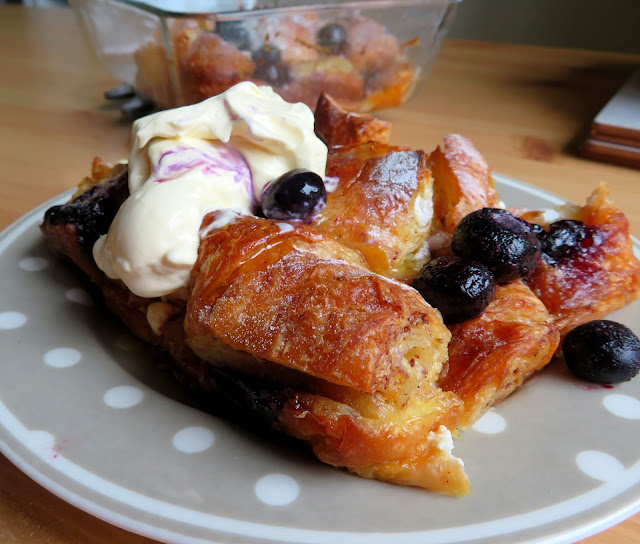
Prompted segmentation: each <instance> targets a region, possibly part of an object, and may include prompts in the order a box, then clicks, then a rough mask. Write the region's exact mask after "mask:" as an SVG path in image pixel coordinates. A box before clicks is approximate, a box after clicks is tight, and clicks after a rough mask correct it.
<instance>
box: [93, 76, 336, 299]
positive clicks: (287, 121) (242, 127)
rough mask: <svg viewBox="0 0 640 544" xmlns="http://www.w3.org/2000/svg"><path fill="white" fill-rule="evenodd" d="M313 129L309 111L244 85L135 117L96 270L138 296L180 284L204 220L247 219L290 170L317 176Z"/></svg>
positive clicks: (319, 150) (321, 162)
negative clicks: (124, 193)
mask: <svg viewBox="0 0 640 544" xmlns="http://www.w3.org/2000/svg"><path fill="white" fill-rule="evenodd" d="M313 128H314V117H313V113H312V112H311V110H310V109H309V108H308V107H307V106H306V105H304V104H290V103H288V102H285V101H284V100H283V99H282V98H281V97H280V96H279V95H278V94H276V93H275V92H274V91H273V90H272V89H271V88H270V87H258V86H256V85H255V84H253V83H250V82H244V83H239V84H238V85H236V86H234V87H232V88H230V89H229V90H227V91H226V92H224V93H222V94H221V95H218V96H215V97H213V98H209V99H207V100H205V101H203V102H200V103H199V104H195V105H193V106H185V107H183V108H177V109H174V110H167V111H161V112H158V113H155V114H152V115H149V116H147V117H144V118H142V119H138V120H137V121H135V122H134V124H133V146H132V150H131V155H130V158H129V192H130V196H129V198H128V199H127V200H126V201H125V202H124V203H123V205H122V206H121V208H120V210H119V211H118V213H117V214H116V217H115V219H114V221H113V223H112V225H111V228H110V229H109V232H108V233H107V234H106V235H104V236H102V237H101V238H99V239H98V241H97V242H96V243H95V245H94V247H93V256H94V259H95V261H96V263H97V265H98V267H99V268H100V269H101V270H102V271H103V272H104V273H105V274H106V275H107V276H109V277H110V278H112V279H121V280H122V281H123V282H124V283H125V284H126V285H127V287H128V288H129V289H130V290H131V291H132V292H133V293H135V294H136V295H139V296H142V297H158V296H163V295H167V294H169V293H172V292H174V291H176V290H178V289H180V288H181V287H184V286H185V285H187V283H188V281H189V276H190V274H191V269H192V268H193V265H194V264H195V262H196V259H197V256H198V245H199V243H200V225H201V223H202V219H203V218H204V216H205V215H207V214H208V213H209V212H212V211H215V210H221V209H226V210H233V211H234V212H235V214H251V213H253V212H254V211H256V210H257V209H258V207H259V203H260V200H261V198H262V192H263V191H264V188H265V186H266V185H267V183H269V181H271V180H273V179H274V178H277V177H278V176H280V175H282V174H284V173H285V172H288V171H290V170H293V169H296V168H306V169H307V170H311V171H313V172H315V173H317V174H318V175H320V176H322V177H324V174H325V167H326V161H327V148H326V146H325V145H324V143H323V142H322V141H321V140H320V139H319V138H318V137H317V136H316V135H315V133H314V130H313ZM235 214H227V215H226V217H229V218H232V217H234V216H235Z"/></svg>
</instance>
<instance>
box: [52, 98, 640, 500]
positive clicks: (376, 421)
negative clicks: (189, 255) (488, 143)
mask: <svg viewBox="0 0 640 544" xmlns="http://www.w3.org/2000/svg"><path fill="white" fill-rule="evenodd" d="M389 129H390V127H389V125H388V124H386V123H384V122H381V121H378V120H376V119H374V118H373V117H371V116H366V115H356V114H353V113H352V112H349V111H347V110H345V109H343V108H341V107H340V106H339V105H337V104H336V103H335V102H333V101H332V100H331V99H330V98H329V97H326V96H325V97H323V98H321V100H320V102H319V104H318V108H317V110H316V133H317V134H318V135H319V136H320V137H321V138H322V139H323V140H324V141H325V142H326V144H327V146H328V148H329V157H328V161H327V172H328V175H329V176H330V178H334V181H336V182H337V187H336V188H335V191H333V192H330V193H329V197H328V200H327V206H326V208H325V209H324V210H323V211H322V212H321V213H320V214H319V215H317V216H316V217H315V218H314V220H313V221H311V222H310V224H303V223H300V222H283V221H275V220H269V219H264V218H258V217H253V216H245V215H242V216H241V215H237V216H236V215H234V214H233V213H231V214H230V213H229V212H228V211H218V212H213V213H211V214H209V215H207V216H206V217H205V219H204V221H203V223H202V225H201V242H200V246H199V248H198V259H197V262H196V265H195V266H194V268H193V272H192V276H191V281H190V283H189V285H188V287H187V288H186V289H185V290H184V291H182V292H176V293H174V294H172V295H167V296H164V297H158V298H143V297H140V296H136V295H134V294H133V293H131V292H130V291H129V290H128V288H127V287H126V286H125V285H124V284H123V283H122V282H120V281H119V280H112V279H109V278H108V277H107V276H106V275H105V274H104V273H103V272H102V271H101V270H100V269H99V268H98V267H97V266H96V264H95V262H94V261H93V258H92V255H91V248H92V246H93V243H94V242H95V241H96V239H97V238H98V237H99V236H100V235H102V234H104V233H105V232H106V231H107V230H108V228H109V225H110V223H111V221H112V220H113V218H114V216H115V214H116V212H117V210H118V208H119V207H120V205H121V204H122V202H123V201H124V200H125V199H126V198H127V196H128V186H127V178H128V173H127V166H126V165H123V164H120V165H116V166H114V167H109V166H107V165H105V164H103V163H102V162H100V161H99V160H96V161H94V165H93V169H92V175H91V176H90V177H89V178H86V179H85V180H83V182H82V183H81V184H80V187H79V190H78V193H76V195H74V197H73V199H72V201H71V202H70V203H68V204H66V205H63V206H55V207H53V208H51V209H50V210H48V211H47V213H46V214H45V220H44V223H43V225H42V231H43V235H44V238H45V241H46V242H47V244H48V245H49V247H50V248H51V249H52V250H53V251H55V252H56V253H58V254H59V255H61V256H63V257H65V258H67V259H70V260H71V261H72V262H73V263H74V264H75V265H76V266H77V267H79V268H80V269H81V270H82V271H83V272H84V273H85V274H86V275H87V277H88V278H89V279H90V280H91V281H92V282H93V283H94V284H96V285H97V287H98V288H99V289H100V291H101V292H102V294H103V296H104V300H105V302H106V304H107V305H108V306H109V308H110V309H111V310H112V311H113V312H114V313H115V314H116V315H117V316H118V317H120V318H121V319H122V320H123V321H124V323H125V324H126V325H127V326H128V327H129V328H130V329H131V330H132V331H133V332H134V333H135V334H136V335H137V336H139V337H140V338H142V339H144V340H145V341H147V342H149V343H151V344H152V345H153V346H155V348H156V353H157V354H159V358H160V359H161V360H162V362H163V363H164V364H166V365H167V366H168V367H169V369H170V371H171V372H172V373H173V374H174V375H175V377H176V378H177V379H178V380H179V381H181V382H182V383H183V384H185V385H186V386H187V387H188V388H189V389H190V390H191V391H192V393H193V395H194V398H197V399H198V401H199V402H200V403H201V404H202V405H203V406H206V407H207V408H209V409H212V410H214V411H216V412H222V413H224V414H228V415H231V416H232V417H235V418H238V419H241V420H246V421H251V423H252V424H254V425H255V424H256V423H259V424H260V425H262V426H263V427H265V428H267V429H270V430H274V431H277V432H280V433H285V434H288V435H290V436H293V437H295V438H297V439H301V440H303V441H305V442H307V443H308V444H309V445H310V446H311V448H312V449H313V451H314V453H315V454H316V456H317V457H318V458H319V459H320V460H322V461H324V462H326V463H329V464H332V465H335V466H339V467H345V468H347V469H348V470H350V471H352V472H354V473H357V474H360V475H362V476H365V477H370V478H377V479H380V480H383V481H387V482H393V483H398V484H403V485H413V486H419V487H423V488H425V489H429V490H433V491H440V492H445V493H449V494H453V495H458V496H461V495H464V494H466V493H468V492H469V490H470V487H469V481H468V478H467V476H466V474H465V472H464V468H463V465H462V463H461V461H460V460H459V459H457V458H455V457H454V456H453V455H452V454H451V448H452V442H451V435H452V434H453V435H454V436H455V435H456V434H457V431H458V430H459V429H465V428H467V427H469V426H470V425H472V424H473V422H474V421H476V420H477V419H478V418H479V417H480V416H481V415H482V414H483V413H484V412H485V411H486V410H487V409H488V408H489V407H490V406H492V405H494V404H495V403H497V402H499V401H501V400H502V399H504V398H505V397H506V396H508V395H509V394H510V393H511V392H512V391H514V390H515V389H516V388H517V387H518V386H519V385H520V384H522V383H523V381H524V380H525V379H526V378H527V377H529V376H530V375H531V374H532V373H534V372H536V371H537V370H539V369H541V368H542V367H544V365H546V364H547V363H548V362H549V360H550V359H551V357H552V355H553V353H554V352H555V350H556V349H557V346H558V342H559V337H560V332H559V331H560V330H564V328H565V327H566V326H567V325H566V323H569V322H571V324H572V325H573V324H577V323H578V322H581V321H584V320H586V319H589V316H590V315H593V311H591V310H590V311H585V308H589V309H593V308H599V310H598V312H600V311H610V310H611V309H614V308H616V307H619V306H621V305H623V304H625V303H626V302H628V301H629V300H632V299H633V298H635V297H636V296H637V295H638V270H639V267H638V262H637V260H635V258H634V257H633V254H632V252H631V250H630V247H631V246H630V241H629V237H628V230H627V226H626V223H625V220H624V217H623V216H622V215H621V214H620V213H619V212H618V211H617V210H615V209H614V208H612V206H611V205H610V204H608V203H607V202H606V200H605V199H604V197H603V196H602V195H603V193H602V190H600V191H599V192H597V193H596V196H594V197H592V199H591V200H590V201H589V204H588V205H587V206H586V207H585V208H584V209H582V211H581V212H580V213H581V214H582V215H581V216H580V217H584V219H583V220H584V221H585V222H587V223H588V222H589V221H591V222H592V223H593V224H596V223H598V222H599V223H598V224H599V225H601V228H602V229H603V232H607V233H611V234H610V236H608V237H605V238H604V239H605V241H607V243H608V244H609V245H607V246H606V247H607V248H608V253H607V255H608V256H606V257H605V259H604V260H602V259H601V260H600V261H598V262H599V263H600V264H598V267H599V269H601V270H605V269H609V270H614V271H615V274H613V276H612V278H611V279H610V280H609V281H610V283H609V288H607V289H601V290H597V289H589V290H585V291H584V293H583V294H582V295H581V296H580V300H581V305H578V306H566V305H565V306H562V307H558V306H554V303H553V298H549V297H548V296H546V291H549V292H552V291H553V289H550V288H548V286H552V285H559V283H557V282H558V281H559V280H558V279H557V270H559V269H558V268H557V267H556V268H555V269H554V268H553V267H546V268H543V265H541V266H540V267H539V268H538V269H536V271H535V272H534V274H533V275H532V276H531V278H530V279H529V280H527V284H528V285H526V284H525V283H524V282H522V281H516V282H513V283H510V284H507V285H504V286H500V287H498V289H497V293H496V296H495V298H494V300H493V301H492V302H491V303H490V304H489V306H488V307H487V309H486V310H485V311H484V312H483V313H482V314H481V315H480V316H478V317H477V318H475V319H472V320H470V321H467V322H465V323H460V324H457V325H452V326H450V327H448V328H447V327H445V326H444V324H443V322H442V319H441V316H440V314H439V312H438V311H437V310H436V309H434V308H432V307H431V306H429V305H428V304H427V303H426V302H425V301H424V300H423V299H422V298H421V296H420V295H419V294H418V292H417V291H415V290H414V289H413V288H411V287H409V286H408V285H406V283H410V282H411V281H412V280H413V279H414V278H415V276H416V275H417V274H418V273H419V272H420V269H421V268H422V266H423V265H424V264H425V263H426V262H428V260H429V259H430V258H431V256H432V255H433V254H447V253H450V251H451V248H450V238H451V234H452V232H453V230H454V229H455V226H456V225H457V223H458V222H459V221H460V220H461V219H462V217H464V215H466V214H467V213H469V212H471V211H474V210H476V209H479V208H482V207H485V206H497V205H498V202H499V201H498V195H497V193H496V191H495V187H494V186H493V181H492V179H491V176H490V172H489V168H488V166H487V164H486V161H485V160H484V158H482V156H481V155H480V153H478V151H477V150H476V149H475V147H474V146H473V144H472V143H471V142H469V141H468V140H466V139H465V138H463V137H460V136H456V135H451V136H447V137H445V143H444V148H443V150H440V149H438V150H436V151H434V152H433V153H431V154H430V155H428V154H426V153H424V152H421V151H413V150H409V149H403V148H398V147H394V146H390V145H389V144H388V137H389ZM598 195H599V196H598ZM573 210H574V211H576V209H573ZM523 213H524V212H523ZM529 213H530V214H533V212H529ZM576 213H577V212H576ZM527 217H530V220H531V221H533V220H534V216H533V215H529V216H527ZM536 217H537V216H536ZM585 259H587V257H585ZM563 270H564V269H563ZM589 270H591V269H589V268H586V267H584V266H582V267H575V266H574V267H572V268H571V274H574V275H575V274H578V275H579V274H583V275H584V274H586V273H588V271H589ZM603 274H604V272H603ZM569 276H570V274H569V273H568V272H567V276H566V277H569ZM562 277H563V276H560V278H562ZM571 277H572V278H574V276H571ZM602 278H603V279H602V281H604V278H605V276H602ZM398 280H400V281H398ZM554 281H555V282H556V283H555V284H554V283H553V282H554ZM578 283H579V280H578V279H574V281H573V282H570V283H566V282H565V283H564V284H562V285H566V286H567V287H568V288H570V289H574V290H576V289H577V287H576V286H577V284H578ZM574 292H575V291H574ZM568 298H570V297H568Z"/></svg>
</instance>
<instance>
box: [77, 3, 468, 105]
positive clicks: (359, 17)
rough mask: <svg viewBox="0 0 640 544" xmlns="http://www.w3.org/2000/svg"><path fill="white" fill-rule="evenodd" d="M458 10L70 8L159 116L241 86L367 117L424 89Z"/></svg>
mask: <svg viewBox="0 0 640 544" xmlns="http://www.w3.org/2000/svg"><path fill="white" fill-rule="evenodd" d="M459 1H460V0H369V1H334V2H326V1H324V2H323V1H321V0H320V1H314V2H312V3H305V2H301V1H294V0H272V1H267V2H256V1H242V0H218V1H215V0H183V1H177V0H145V1H142V0H71V5H72V7H73V9H74V11H75V12H76V14H77V15H78V17H79V19H80V21H81V24H82V27H83V29H84V32H85V35H86V38H87V40H88V41H89V43H90V44H91V46H92V48H93V50H94V51H95V53H96V54H97V56H98V58H99V60H100V62H101V63H102V64H103V66H104V67H105V68H106V69H107V70H108V71H110V72H111V73H112V74H113V75H115V76H116V77H118V78H120V79H121V80H122V81H125V82H128V83H130V84H132V85H133V86H134V87H135V88H136V90H137V92H138V93H140V94H141V95H143V96H145V97H148V98H150V99H151V100H152V101H153V102H154V103H155V104H156V105H157V106H158V107H159V108H170V107H176V106H182V105H186V104H192V103H195V102H199V101H201V100H203V99H205V98H207V97H209V96H214V95H217V94H219V93H221V92H223V91H225V90H226V89H228V88H229V87H231V86H233V85H235V84H236V83H238V82H240V81H245V80H250V81H254V82H255V83H257V84H259V85H270V86H272V87H273V88H274V90H275V91H276V92H278V93H279V94H280V95H281V96H283V97H284V98H285V99H286V100H288V101H290V102H305V103H306V104H308V105H309V106H310V107H312V108H313V107H315V103H316V101H317V98H318V95H319V94H320V93H321V92H322V91H327V92H329V93H330V94H331V95H332V96H333V97H334V98H335V99H336V100H338V101H339V102H341V103H342V104H343V105H345V106H347V107H350V108H353V109H356V110H359V111H371V110H375V109H379V108H388V107H393V106H397V105H399V104H402V103H403V102H404V101H405V100H407V99H408V98H409V96H410V95H411V94H412V92H413V91H414V89H415V88H416V85H417V84H418V83H420V82H421V81H422V80H424V78H425V76H426V74H427V72H428V70H429V68H430V66H431V64H432V63H433V60H434V59H435V57H436V54H437V52H438V50H439V48H440V45H441V43H442V39H443V37H444V36H445V34H446V32H447V30H448V28H449V25H450V23H451V21H452V19H453V17H454V14H455V10H456V8H457V4H458V3H459Z"/></svg>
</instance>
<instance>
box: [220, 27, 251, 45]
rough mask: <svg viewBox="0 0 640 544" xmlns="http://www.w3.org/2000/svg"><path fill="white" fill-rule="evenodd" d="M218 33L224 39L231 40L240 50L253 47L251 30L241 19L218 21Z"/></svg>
mask: <svg viewBox="0 0 640 544" xmlns="http://www.w3.org/2000/svg"><path fill="white" fill-rule="evenodd" d="M216 33H217V34H218V36H220V37H221V38H222V39H223V40H224V41H226V42H231V43H232V44H234V45H235V46H236V47H237V48H238V49H240V50H245V51H247V50H249V49H251V40H250V39H249V32H248V31H247V29H246V28H245V27H244V26H243V24H242V22H241V21H218V22H217V23H216Z"/></svg>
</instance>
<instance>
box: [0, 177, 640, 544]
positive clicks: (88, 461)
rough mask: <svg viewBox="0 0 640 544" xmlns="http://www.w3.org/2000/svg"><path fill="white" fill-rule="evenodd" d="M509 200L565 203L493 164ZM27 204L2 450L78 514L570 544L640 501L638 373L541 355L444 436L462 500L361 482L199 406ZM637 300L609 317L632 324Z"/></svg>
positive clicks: (1, 414)
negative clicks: (94, 291)
mask: <svg viewBox="0 0 640 544" xmlns="http://www.w3.org/2000/svg"><path fill="white" fill-rule="evenodd" d="M496 180H497V182H498V188H499V190H500V192H501V194H502V197H503V199H504V200H505V202H507V204H510V205H519V206H527V207H534V208H538V207H549V206H550V205H554V204H557V203H559V202H560V201H559V200H558V199H557V198H555V197H553V196H551V195H549V194H547V193H544V192H542V191H540V190H538V189H535V188H532V187H530V186H526V185H524V184H521V183H518V182H515V181H512V180H509V179H506V178H503V177H501V176H496ZM50 205H51V203H48V204H46V205H43V206H41V207H40V208H38V209H36V210H34V211H33V212H31V213H30V214H28V215H27V216H25V217H24V218H22V219H21V220H19V221H18V222H16V223H15V224H14V225H12V226H11V227H9V228H8V229H7V230H6V231H5V232H4V233H3V234H2V235H0V277H1V278H2V291H1V293H0V346H1V347H2V348H1V352H0V353H1V354H2V361H1V363H2V364H0V449H1V450H2V452H3V453H4V454H5V455H6V456H7V457H8V458H9V459H10V460H11V461H12V462H14V463H15V464H16V465H17V466H18V467H20V469H22V470H23V471H24V472H26V473H27V474H28V475H29V476H31V477H32V478H33V479H34V480H36V481H37V482H39V483H40V484H41V485H43V486H44V487H46V488H47V489H49V490H51V491H52V492H53V493H55V494H56V495H58V496H60V497H62V498H63V499H65V500H67V501H68V502H70V503H72V504H74V505H76V506H78V507H79V508H81V509H83V510H86V511H87V512H90V513H91V514H94V515H95V516H97V517H99V518H102V519H104V520H106V521H108V522H111V523H113V524H116V525H119V526H120V527H123V528H125V529H128V530H130V531H133V532H136V533H140V534H143V535H146V536H149V537H152V538H155V539H158V540H161V541H166V542H182V543H192V542H231V543H245V544H248V543H252V544H254V543H266V542H292V543H304V544H311V543H324V542H327V543H329V542H330V543H332V544H358V543H362V544H365V543H366V544H408V543H420V544H424V543H427V542H428V543H430V544H452V543H459V542H471V543H492V544H500V543H509V544H512V543H514V542H529V543H534V542H535V543H538V542H545V543H547V544H549V543H560V542H572V541H576V540H578V539H580V538H584V537H585V536H587V535H590V534H593V533H595V532H597V531H600V530H603V529H605V528H607V527H609V526H611V525H613V524H614V523H617V522H619V521H621V520H622V519H624V518H625V517H628V516H630V515H632V514H633V513H635V512H636V511H638V510H639V509H640V485H639V482H640V448H639V447H638V445H639V444H640V400H639V399H640V379H636V380H634V381H632V382H630V383H626V384H622V385H618V386H616V387H615V388H613V389H608V388H604V387H594V386H587V385H585V384H583V383H580V382H578V381H577V380H574V379H573V378H571V377H570V376H569V374H568V373H567V371H566V370H565V369H564V368H563V367H562V366H561V365H560V364H558V363H552V364H551V365H549V367H547V369H545V371H544V372H542V373H541V374H539V375H538V376H536V377H535V378H534V379H532V380H531V381H530V382H528V383H527V384H526V385H525V386H524V387H522V388H521V389H520V390H519V391H517V392H516V393H515V394H514V395H512V396H511V397H509V398H508V399H507V400H506V401H505V402H503V403H502V404H500V405H499V406H498V407H497V408H495V409H493V410H491V411H490V412H489V414H487V415H486V416H485V417H484V418H483V419H482V420H481V421H480V422H478V424H476V426H475V428H474V429H473V430H470V431H469V432H467V433H465V434H463V435H462V436H461V438H460V439H458V440H457V441H456V453H457V454H458V455H459V456H460V457H462V458H463V459H464V460H465V463H466V467H467V470H468V474H469V476H470V478H471V483H472V486H473V489H474V490H473V493H472V494H471V495H469V496H468V497H466V498H464V499H462V500H457V499H452V498H450V497H445V496H438V495H434V494H431V493H427V492H424V491H421V490H418V489H411V488H402V487H396V486H393V485H388V484H383V483H379V482H374V481H369V480H364V479H361V478H358V477H355V476H351V475H349V474H347V473H345V472H343V471H340V470H336V469H333V468H331V467H328V466H325V465H322V464H321V463H319V462H317V461H315V460H314V459H313V458H312V457H311V456H310V455H308V454H306V453H305V452H303V451H290V450H287V449H285V448H283V447H282V446H280V445H278V444H272V443H271V444H270V443H268V442H266V441H264V440H261V439H258V438H254V437H253V436H251V435H249V434H247V433H245V432H244V431H243V430H241V429H238V428H236V427H234V426H232V425H230V424H228V423H227V422H225V421H223V420H220V419H217V418H215V417H213V416H210V415H207V414H204V413H202V412H199V411H197V410H195V409H193V408H191V407H189V406H187V405H186V404H184V403H183V402H181V401H184V400H185V399H184V398H183V397H182V396H181V393H180V391H179V390H178V389H177V388H176V387H175V386H174V385H173V384H172V383H171V381H170V380H169V378H168V377H166V376H165V375H163V374H162V373H159V372H158V371H157V370H155V369H154V368H153V366H152V363H151V361H150V357H149V355H148V353H147V350H146V349H145V347H144V346H142V345H141V344H140V343H138V342H137V341H136V340H134V339H133V338H132V337H131V336H130V335H128V334H127V332H126V331H125V329H124V328H123V327H122V326H120V325H119V324H118V323H115V322H114V320H113V319H111V318H110V317H108V316H100V315H98V312H96V308H95V307H92V303H91V299H90V298H89V297H88V295H87V293H86V291H84V289H83V287H82V284H81V280H80V279H79V278H78V277H76V276H75V275H74V274H73V273H71V272H70V270H69V269H68V268H67V267H65V266H64V265H63V264H62V263H59V262H57V261H56V260H55V259H53V258H52V257H51V256H50V255H49V254H48V253H47V251H46V249H45V247H44V245H43V243H42V241H41V239H40V233H39V230H38V225H39V223H40V221H41V218H42V215H43V213H44V210H45V209H46V208H47V207H48V206H50ZM639 310H640V306H639V304H638V303H634V304H632V305H630V306H628V307H627V308H625V309H624V310H622V311H619V312H616V314H615V315H614V316H613V318H614V319H617V320H619V321H622V322H623V323H625V324H627V325H629V326H630V327H632V328H633V329H634V330H635V331H636V333H638V332H640V315H639Z"/></svg>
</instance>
